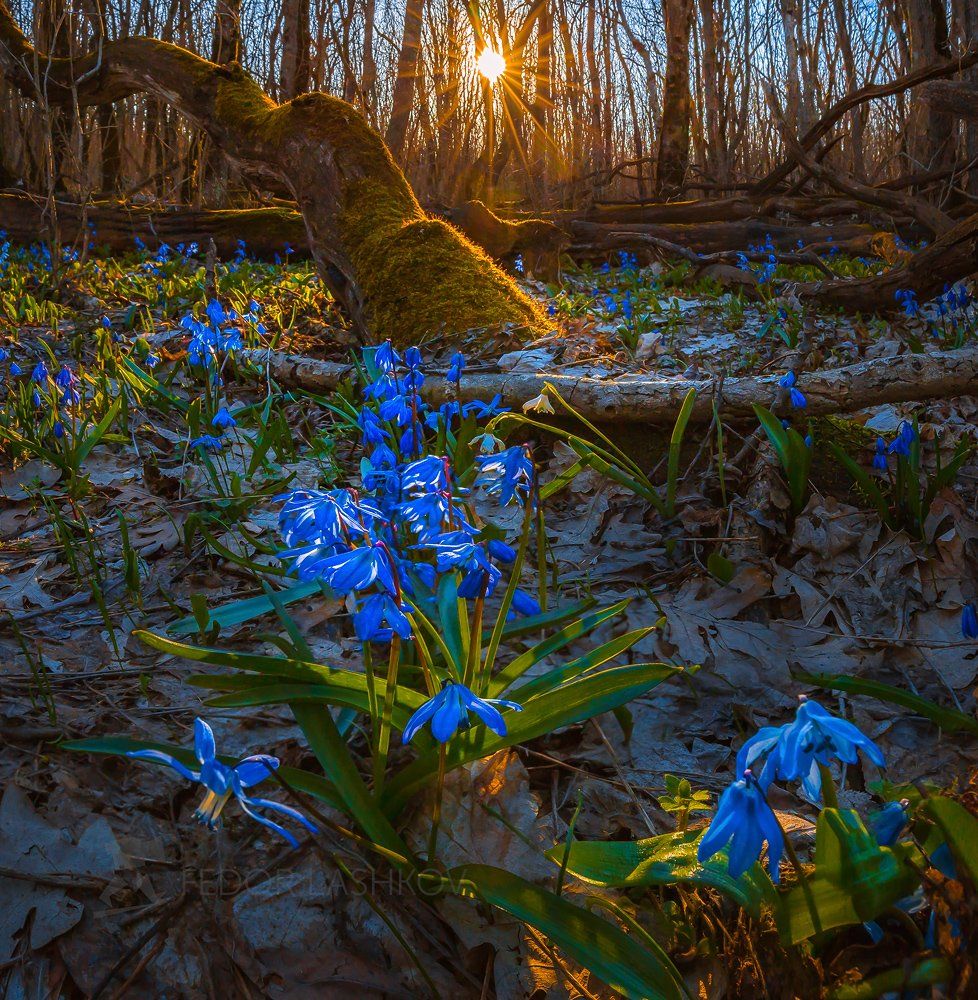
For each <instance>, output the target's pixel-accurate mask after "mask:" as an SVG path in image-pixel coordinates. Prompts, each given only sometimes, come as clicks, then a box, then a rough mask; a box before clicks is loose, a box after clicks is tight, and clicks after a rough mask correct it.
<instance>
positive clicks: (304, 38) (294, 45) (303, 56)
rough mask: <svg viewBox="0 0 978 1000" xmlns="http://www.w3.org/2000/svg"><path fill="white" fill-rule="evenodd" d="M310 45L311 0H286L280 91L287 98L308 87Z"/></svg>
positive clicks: (303, 91)
mask: <svg viewBox="0 0 978 1000" xmlns="http://www.w3.org/2000/svg"><path fill="white" fill-rule="evenodd" d="M309 46H310V40H309V0H283V3H282V74H281V75H282V81H281V92H282V99H283V100H285V101H291V100H292V98H293V97H298V96H299V95H300V94H304V93H306V91H307V90H308V89H309V74H310V70H311V66H310V62H309Z"/></svg>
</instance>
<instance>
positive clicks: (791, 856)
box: [771, 809, 822, 934]
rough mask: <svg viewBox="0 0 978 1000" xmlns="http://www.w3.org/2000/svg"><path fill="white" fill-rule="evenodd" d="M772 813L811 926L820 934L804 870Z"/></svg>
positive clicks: (779, 821) (813, 899)
mask: <svg viewBox="0 0 978 1000" xmlns="http://www.w3.org/2000/svg"><path fill="white" fill-rule="evenodd" d="M771 812H772V813H774V820H775V822H776V823H777V824H778V826H779V827H780V829H781V835H782V836H783V837H784V849H785V851H786V853H787V855H788V860H789V861H790V862H791V867H792V868H794V870H795V875H796V876H797V877H798V884H799V886H801V891H802V893H803V894H804V896H805V903H806V905H807V906H808V912H809V913H810V914H811V918H812V926H813V927H814V928H815V933H816V934H821V933H822V921H821V919H820V918H819V915H818V907H817V906H816V905H815V897H814V896H813V895H812V887H811V884H810V882H809V879H808V876H807V875H806V874H805V869H804V868H802V866H801V861H799V860H798V855H797V854H796V853H795V847H794V844H792V843H791V839H790V838H789V836H788V834H787V832H786V831H785V828H784V827H783V826H782V825H781V820H780V819H778V814H777V813H776V812H774V810H773V809H772V810H771Z"/></svg>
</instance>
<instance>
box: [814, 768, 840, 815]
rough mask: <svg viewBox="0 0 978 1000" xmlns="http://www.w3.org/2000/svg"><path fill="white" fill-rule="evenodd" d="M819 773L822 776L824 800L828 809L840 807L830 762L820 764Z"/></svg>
mask: <svg viewBox="0 0 978 1000" xmlns="http://www.w3.org/2000/svg"><path fill="white" fill-rule="evenodd" d="M818 773H819V774H820V775H821V776H822V801H823V802H824V803H825V808H826V809H838V808H839V796H838V793H837V792H836V790H835V780H834V779H833V777H832V771H831V770H830V768H829V766H828V764H819V765H818Z"/></svg>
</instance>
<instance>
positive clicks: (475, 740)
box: [383, 664, 682, 816]
mask: <svg viewBox="0 0 978 1000" xmlns="http://www.w3.org/2000/svg"><path fill="white" fill-rule="evenodd" d="M681 672H682V668H680V667H668V666H664V665H662V664H653V665H642V666H637V667H613V668H611V669H610V670H602V671H601V672H600V673H597V674H593V675H592V676H590V677H584V678H581V679H580V680H576V681H572V682H571V683H570V684H564V685H563V686H561V687H559V688H557V689H556V690H555V691H548V692H547V693H546V694H543V695H541V696H540V697H539V698H534V699H533V700H532V701H530V702H528V703H527V704H526V707H525V708H524V709H523V711H522V712H513V711H508V712H507V713H506V726H507V732H506V734H505V735H504V736H497V735H496V734H495V733H493V732H491V731H490V730H489V729H487V728H486V727H485V726H483V725H478V726H473V727H472V728H471V729H469V730H466V731H465V732H463V733H460V734H458V735H456V736H455V738H454V739H452V741H451V742H450V743H449V744H448V751H447V754H446V762H445V767H446V770H447V771H451V770H452V769H453V768H456V767H459V766H460V765H462V764H465V763H467V762H468V761H470V760H479V759H480V758H482V757H488V756H489V755H490V754H494V753H495V752H496V751H497V750H503V749H505V748H506V747H511V746H513V745H514V744H516V743H525V742H527V741H528V740H532V739H536V738H537V737H538V736H543V735H545V734H546V733H549V732H552V731H553V730H555V729H560V728H562V727H564V726H570V725H573V724H574V723H576V722H583V721H584V720H585V719H590V718H592V717H593V716H595V715H600V714H601V713H602V712H610V711H612V710H613V709H615V708H617V707H618V706H619V705H624V704H625V703H626V702H629V701H631V700H632V699H633V698H637V697H638V696H639V695H640V694H644V693H645V692H646V691H648V690H649V689H650V688H653V687H655V686H656V685H657V684H661V683H662V682H663V681H664V680H668V679H669V678H670V677H673V676H675V675H676V674H677V673H681ZM437 773H438V751H437V750H430V751H427V752H425V753H422V754H421V755H420V756H419V757H418V758H417V759H416V760H415V761H413V762H412V763H411V764H409V765H408V766H407V767H406V768H404V770H403V771H401V772H400V773H399V774H397V775H396V776H395V777H394V778H393V779H392V780H391V781H390V783H389V784H388V785H387V787H386V788H385V789H384V796H383V805H384V811H385V812H386V813H387V815H388V816H396V815H397V814H398V813H399V812H400V811H401V809H402V808H403V807H404V806H405V805H406V804H407V802H408V801H409V800H410V799H411V798H413V797H414V796H415V795H416V794H418V792H420V791H421V789H423V788H424V787H425V785H427V784H428V783H429V782H430V781H432V780H433V779H434V778H435V775H436V774H437Z"/></svg>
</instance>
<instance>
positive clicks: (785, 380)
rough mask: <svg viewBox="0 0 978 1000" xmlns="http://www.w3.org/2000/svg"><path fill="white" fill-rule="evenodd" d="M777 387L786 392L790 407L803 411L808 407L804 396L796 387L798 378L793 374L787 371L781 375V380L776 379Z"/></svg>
mask: <svg viewBox="0 0 978 1000" xmlns="http://www.w3.org/2000/svg"><path fill="white" fill-rule="evenodd" d="M778 385H780V386H781V388H782V389H787V390H788V398H789V399H790V400H791V405H792V406H794V407H796V408H797V409H803V408H804V407H806V406H807V405H808V400H807V399H806V398H805V394H804V393H803V392H802V391H801V389H799V388H798V387H797V386H798V377H797V376H796V375H795V373H794V372H792V371H789V372H787V373H786V374H784V375H782V376H781V378H779V379H778Z"/></svg>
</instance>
